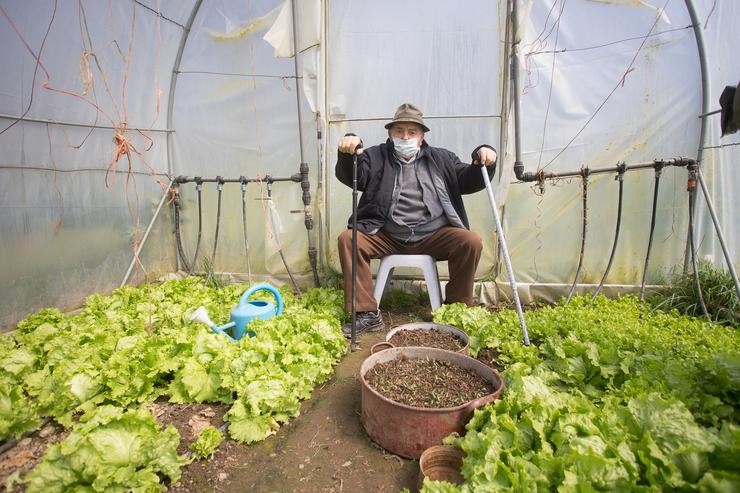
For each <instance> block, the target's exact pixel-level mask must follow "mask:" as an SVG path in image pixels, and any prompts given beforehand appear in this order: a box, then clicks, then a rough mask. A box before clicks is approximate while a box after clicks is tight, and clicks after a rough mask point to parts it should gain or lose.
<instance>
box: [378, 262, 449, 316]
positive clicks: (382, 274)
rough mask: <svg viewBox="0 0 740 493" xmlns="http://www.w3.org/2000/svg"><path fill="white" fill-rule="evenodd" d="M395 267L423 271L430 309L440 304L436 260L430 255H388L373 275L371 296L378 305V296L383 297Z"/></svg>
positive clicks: (440, 293) (440, 295)
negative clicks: (373, 286)
mask: <svg viewBox="0 0 740 493" xmlns="http://www.w3.org/2000/svg"><path fill="white" fill-rule="evenodd" d="M396 267H417V268H419V269H421V270H422V271H423V272H424V280H425V281H426V283H427V292H428V293H429V303H430V304H431V305H432V310H436V309H437V308H439V307H440V306H442V290H441V288H440V287H439V274H438V273H437V262H435V261H434V258H432V256H431V255H388V256H387V257H383V259H382V260H381V261H380V267H379V268H378V275H377V276H376V277H375V289H374V290H373V296H374V297H375V300H376V301H377V302H378V305H380V298H382V297H383V291H385V288H386V286H387V285H388V281H390V278H391V276H393V269H395V268H396Z"/></svg>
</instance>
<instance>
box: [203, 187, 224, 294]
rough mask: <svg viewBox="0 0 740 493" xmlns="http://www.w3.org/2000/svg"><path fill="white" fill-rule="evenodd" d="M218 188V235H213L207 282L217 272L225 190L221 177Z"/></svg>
mask: <svg viewBox="0 0 740 493" xmlns="http://www.w3.org/2000/svg"><path fill="white" fill-rule="evenodd" d="M216 183H217V185H216V188H217V189H218V199H217V201H216V204H217V205H216V233H215V234H214V235H213V252H211V264H210V265H209V266H208V267H209V268H208V274H207V276H206V282H208V281H209V280H210V279H211V277H212V276H213V271H214V270H215V266H214V262H215V260H216V248H217V247H218V230H219V229H220V227H221V193H222V192H223V190H224V183H223V181H221V177H220V176H217V177H216Z"/></svg>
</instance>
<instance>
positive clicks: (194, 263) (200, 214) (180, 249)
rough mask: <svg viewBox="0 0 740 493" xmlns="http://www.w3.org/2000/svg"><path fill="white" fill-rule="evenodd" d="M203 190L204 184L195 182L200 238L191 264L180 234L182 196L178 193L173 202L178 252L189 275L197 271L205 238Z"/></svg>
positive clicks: (196, 243)
mask: <svg viewBox="0 0 740 493" xmlns="http://www.w3.org/2000/svg"><path fill="white" fill-rule="evenodd" d="M202 189H203V186H202V184H201V183H200V182H199V181H196V182H195V191H196V192H198V237H197V240H196V242H195V254H194V255H193V261H192V262H190V261H188V259H187V258H186V255H185V249H184V248H183V245H182V234H181V232H180V204H181V201H180V194H179V193H178V194H177V196H176V197H175V200H174V202H173V205H174V207H175V241H176V242H177V252H178V254H179V255H180V260H182V264H183V267H185V270H186V271H187V273H188V274H192V273H193V271H194V270H195V267H196V266H197V261H198V253H199V252H200V242H201V238H202V237H203V198H202V192H201V190H202Z"/></svg>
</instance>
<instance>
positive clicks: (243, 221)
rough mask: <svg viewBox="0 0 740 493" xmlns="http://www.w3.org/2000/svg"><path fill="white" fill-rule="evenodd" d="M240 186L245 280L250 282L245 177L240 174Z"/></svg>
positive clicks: (250, 270) (250, 263)
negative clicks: (245, 261) (245, 266)
mask: <svg viewBox="0 0 740 493" xmlns="http://www.w3.org/2000/svg"><path fill="white" fill-rule="evenodd" d="M240 178H241V188H242V223H243V226H244V253H245V255H246V256H247V280H248V281H249V284H252V262H251V260H250V255H249V238H248V237H247V178H246V177H244V176H241V177H240Z"/></svg>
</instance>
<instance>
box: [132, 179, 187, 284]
mask: <svg viewBox="0 0 740 493" xmlns="http://www.w3.org/2000/svg"><path fill="white" fill-rule="evenodd" d="M173 182H174V181H173V180H172V179H170V183H169V184H168V185H167V188H165V191H164V193H163V194H162V198H161V199H159V204H158V205H157V209H156V210H155V211H154V215H153V216H152V219H151V220H150V221H149V224H148V225H147V227H146V231H144V236H142V237H141V242H140V243H139V247H138V248H135V249H134V258H132V259H131V263H130V264H129V266H128V270H127V271H126V274H125V275H124V276H123V281H121V284H120V286H119V287H121V288H122V287H123V286H125V285H126V283H127V282H128V278H129V277H130V276H131V272H132V271H133V270H134V265H136V261H137V260H138V259H139V253H140V252H141V249H142V248H144V244H145V243H146V240H147V238H149V233H150V232H151V231H152V227H153V226H154V221H156V220H157V216H159V212H160V211H161V210H162V206H163V205H164V201H165V200H166V199H167V194H169V192H170V188H171V187H172V183H173Z"/></svg>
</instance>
